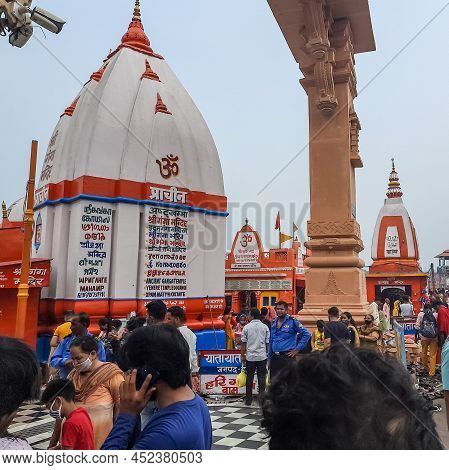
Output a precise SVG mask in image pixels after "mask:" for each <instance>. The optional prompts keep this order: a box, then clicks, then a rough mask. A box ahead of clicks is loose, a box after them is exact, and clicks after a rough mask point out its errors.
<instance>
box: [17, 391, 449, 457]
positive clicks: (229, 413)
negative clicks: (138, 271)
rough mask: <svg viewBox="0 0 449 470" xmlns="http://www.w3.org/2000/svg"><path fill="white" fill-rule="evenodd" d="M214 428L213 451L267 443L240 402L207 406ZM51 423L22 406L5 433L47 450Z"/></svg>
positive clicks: (447, 436) (442, 415)
mask: <svg viewBox="0 0 449 470" xmlns="http://www.w3.org/2000/svg"><path fill="white" fill-rule="evenodd" d="M435 404H438V405H441V406H442V408H443V409H442V411H440V412H436V413H434V419H435V423H436V425H437V430H438V433H439V435H440V437H441V440H442V442H443V444H444V446H445V447H446V449H449V431H448V428H447V423H446V411H445V404H444V400H436V401H435ZM208 406H209V410H210V414H211V419H212V429H213V449H215V450H231V449H233V450H248V449H256V450H265V449H268V441H267V439H266V437H265V435H264V434H263V433H262V431H261V429H260V427H259V424H260V419H261V414H260V410H259V409H257V408H248V407H243V406H241V405H240V404H239V403H236V402H234V403H228V404H208ZM53 423H54V420H53V418H51V417H50V416H49V414H48V411H46V410H44V409H42V408H41V407H40V406H38V405H25V406H23V407H22V408H21V409H20V411H19V412H18V413H17V416H16V418H15V419H14V421H13V423H12V425H11V426H10V427H9V429H8V431H9V432H10V433H11V434H13V435H16V436H20V437H23V438H25V439H26V440H27V441H28V443H29V444H30V445H31V446H32V447H33V448H34V449H36V450H42V449H47V447H48V442H49V439H50V437H51V434H52V431H53Z"/></svg>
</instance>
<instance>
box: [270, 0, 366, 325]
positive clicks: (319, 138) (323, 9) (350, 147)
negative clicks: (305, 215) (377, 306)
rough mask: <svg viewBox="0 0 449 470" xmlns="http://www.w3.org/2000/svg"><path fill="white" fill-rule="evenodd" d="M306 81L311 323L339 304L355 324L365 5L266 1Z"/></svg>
mask: <svg viewBox="0 0 449 470" xmlns="http://www.w3.org/2000/svg"><path fill="white" fill-rule="evenodd" d="M269 3H270V5H271V8H272V10H273V12H274V14H275V16H276V18H277V20H278V22H279V24H280V26H281V29H282V31H283V33H284V35H285V37H286V39H287V42H288V43H289V46H290V48H291V49H292V52H293V54H294V56H295V58H296V59H297V61H298V64H299V66H300V69H301V71H302V73H303V75H304V78H303V79H302V80H301V85H302V86H303V87H304V89H305V91H306V93H307V95H308V98H309V126H310V128H309V130H310V138H309V142H310V221H309V222H308V236H309V241H308V242H307V243H306V246H307V248H309V249H310V251H311V256H310V257H309V258H308V259H307V260H306V262H305V264H306V271H305V277H306V299H305V300H306V302H305V305H304V310H303V311H302V312H301V318H302V319H303V321H304V322H305V323H306V324H312V323H314V322H315V321H316V319H318V318H324V317H325V316H327V309H328V308H329V307H330V306H333V305H336V306H338V307H339V308H341V309H344V310H348V311H350V312H351V313H352V314H353V315H355V316H356V317H357V319H360V318H361V316H362V315H364V313H365V312H366V310H367V307H368V303H367V300H366V283H365V274H364V272H363V271H362V269H361V268H363V266H364V263H363V261H362V260H361V259H360V257H359V253H360V252H361V251H362V250H363V242H362V240H361V234H360V226H359V224H358V223H357V220H356V191H355V168H361V167H362V166H363V164H362V161H361V158H360V156H359V149H358V136H359V131H360V129H361V126H360V122H359V120H358V117H357V114H356V112H355V110H354V103H353V100H354V98H355V97H356V96H357V88H356V82H357V80H356V73H355V53H356V52H366V51H370V50H374V49H375V44H374V37H373V33H372V27H371V20H370V16H369V6H368V2H367V0H352V1H351V2H347V1H343V0H298V2H295V3H291V2H290V3H289V5H288V6H285V2H284V3H283V2H280V1H278V0H269Z"/></svg>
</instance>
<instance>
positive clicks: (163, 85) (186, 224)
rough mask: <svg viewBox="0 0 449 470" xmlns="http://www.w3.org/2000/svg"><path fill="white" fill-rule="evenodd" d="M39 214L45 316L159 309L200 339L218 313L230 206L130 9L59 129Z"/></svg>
mask: <svg viewBox="0 0 449 470" xmlns="http://www.w3.org/2000/svg"><path fill="white" fill-rule="evenodd" d="M35 210H36V227H37V226H39V230H38V231H36V235H35V240H34V248H33V250H34V253H33V255H34V256H39V257H44V258H51V259H52V273H51V283H50V287H49V288H48V289H45V290H44V292H43V301H42V303H41V312H42V314H43V315H45V314H46V313H49V314H56V315H57V316H60V315H61V314H62V312H63V311H64V310H67V309H74V310H75V311H77V312H80V311H84V312H87V313H89V314H91V315H93V316H94V317H95V318H98V317H100V316H103V315H112V316H115V317H123V316H126V315H127V314H129V313H130V312H131V311H136V312H138V313H140V314H144V312H145V304H146V303H147V302H148V301H150V300H152V299H162V300H164V301H167V302H168V303H169V304H171V305H173V304H178V305H181V306H183V307H185V308H186V309H187V313H188V324H190V326H191V327H192V328H196V329H201V328H204V327H207V326H208V324H210V323H211V322H212V318H216V317H217V316H218V314H219V313H221V311H222V308H223V306H224V283H225V282H224V261H225V250H226V248H225V232H226V230H225V224H226V216H227V200H226V197H225V194H224V184H223V175H222V170H221V166H220V160H219V156H218V152H217V149H216V146H215V144H214V140H213V138H212V136H211V134H210V132H209V129H208V127H207V124H206V122H205V121H204V119H203V117H202V116H201V114H200V112H199V110H198V109H197V107H196V106H195V104H194V102H193V101H192V99H191V97H190V96H189V94H188V93H187V92H186V90H185V89H184V88H183V86H182V85H181V83H180V82H179V80H178V79H177V78H176V76H175V74H174V73H173V71H172V70H171V69H170V67H169V66H168V65H167V63H166V62H165V60H164V58H163V57H162V56H161V55H159V54H157V53H156V52H154V50H153V49H152V47H151V44H150V41H149V39H148V37H147V35H146V34H145V32H144V27H143V25H142V21H141V14H140V5H139V1H138V0H137V1H136V5H135V9H134V15H133V18H132V21H131V24H130V25H129V28H128V31H127V32H126V34H125V35H124V36H123V38H122V41H121V43H120V45H119V46H118V47H117V49H115V51H113V52H111V53H110V54H109V55H108V57H107V58H106V59H105V60H104V62H103V64H102V66H101V67H100V68H99V70H98V71H97V72H95V73H93V74H92V76H91V77H90V80H89V81H88V82H87V83H86V85H85V86H84V87H83V89H82V90H81V92H80V93H79V95H78V96H77V97H76V99H75V100H74V101H73V103H72V104H71V105H70V106H69V107H68V108H67V109H66V110H65V112H64V113H63V114H62V116H61V118H60V120H59V123H58V125H57V126H56V129H55V131H54V133H53V136H52V138H51V140H50V143H49V146H48V150H47V154H46V157H45V161H44V164H43V168H42V172H41V176H40V181H39V184H38V189H37V191H36V207H35ZM203 314H206V315H205V318H203V316H202V315H203Z"/></svg>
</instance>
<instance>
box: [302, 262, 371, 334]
mask: <svg viewBox="0 0 449 470" xmlns="http://www.w3.org/2000/svg"><path fill="white" fill-rule="evenodd" d="M305 277H306V303H305V305H304V309H303V310H301V312H300V319H301V323H303V324H304V325H305V326H307V327H313V326H315V325H316V321H317V320H324V321H327V319H328V316H327V310H328V309H329V308H330V307H338V308H339V309H340V311H341V312H344V311H348V312H350V313H351V314H352V316H353V317H354V320H355V322H356V323H357V324H361V323H362V322H363V317H364V316H365V315H366V313H367V312H368V308H369V304H368V302H367V299H366V281H365V273H364V272H363V271H362V270H361V269H359V268H354V267H349V268H340V267H333V268H309V269H306V272H305Z"/></svg>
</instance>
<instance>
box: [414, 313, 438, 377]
mask: <svg viewBox="0 0 449 470" xmlns="http://www.w3.org/2000/svg"><path fill="white" fill-rule="evenodd" d="M437 321H438V314H437V313H436V312H434V310H433V309H432V307H431V305H429V304H426V305H424V309H423V311H422V312H420V313H419V315H418V318H417V320H416V329H417V331H418V332H419V334H420V335H421V346H422V356H421V358H422V365H423V367H424V368H425V369H428V371H429V375H430V377H433V376H434V375H435V365H436V361H437V353H438V322H437ZM429 358H430V360H429Z"/></svg>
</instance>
